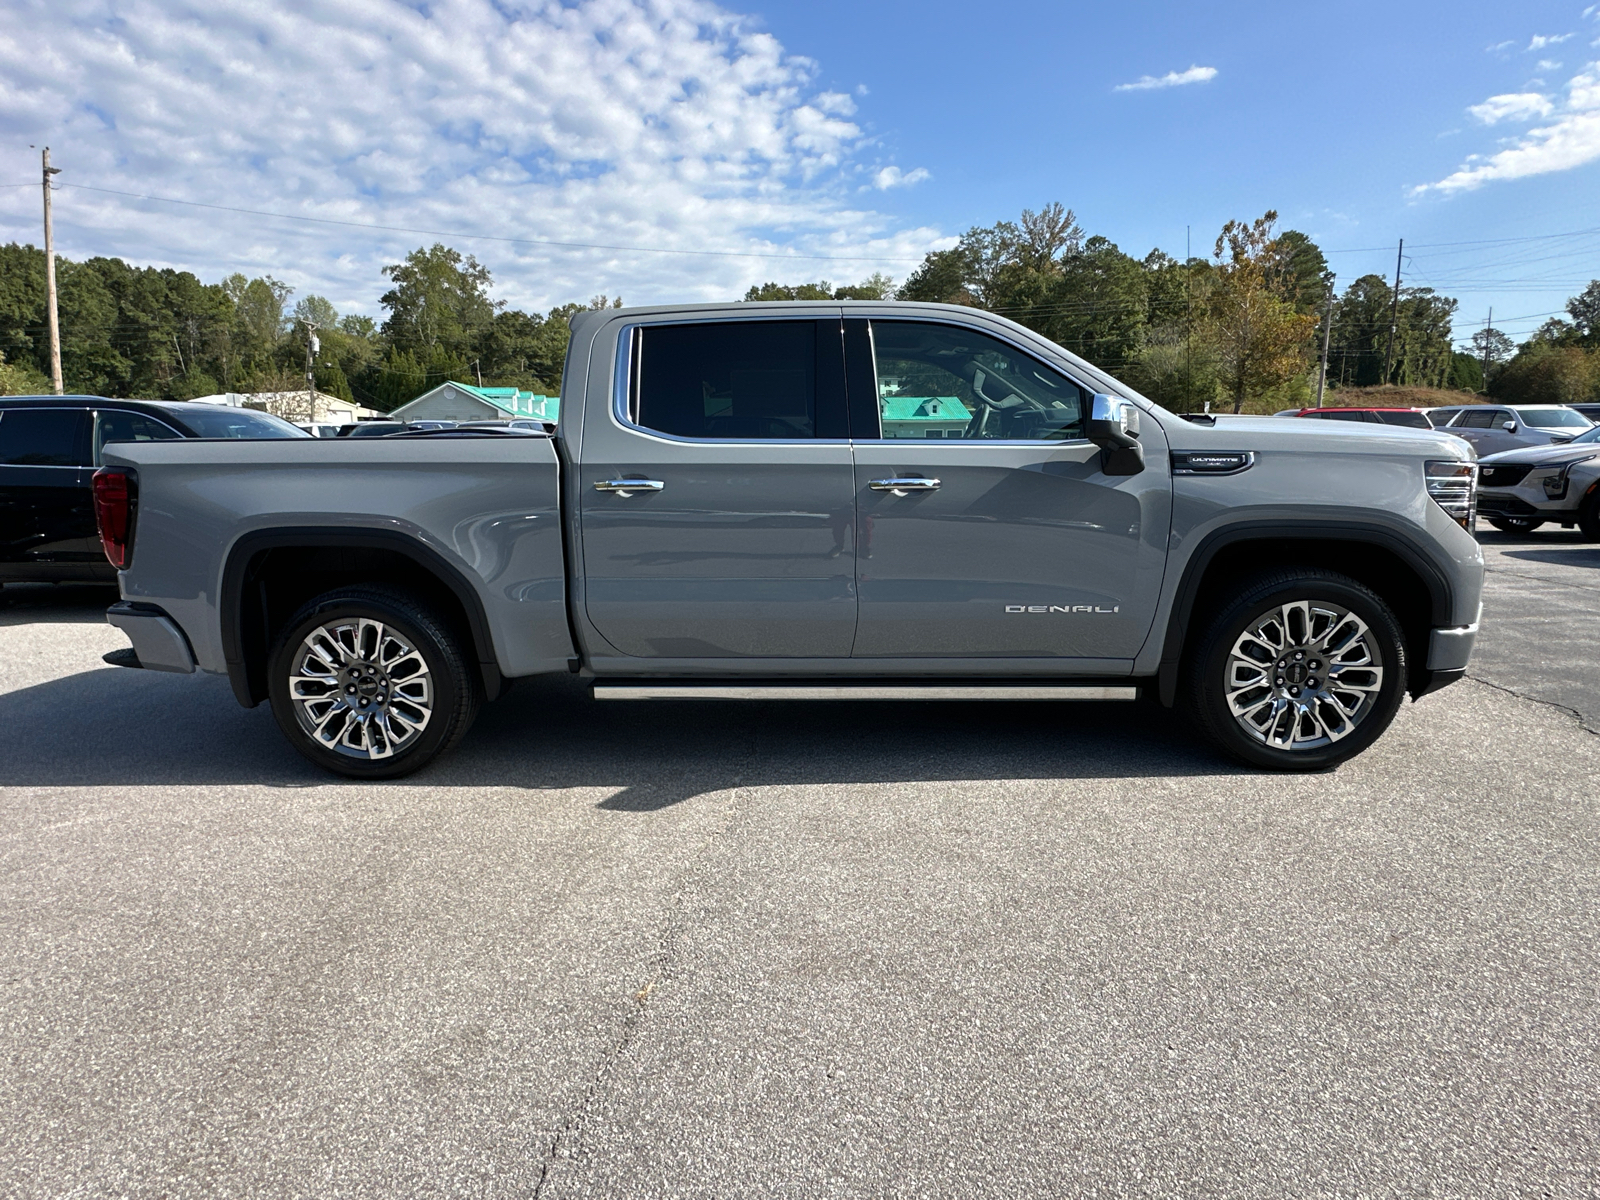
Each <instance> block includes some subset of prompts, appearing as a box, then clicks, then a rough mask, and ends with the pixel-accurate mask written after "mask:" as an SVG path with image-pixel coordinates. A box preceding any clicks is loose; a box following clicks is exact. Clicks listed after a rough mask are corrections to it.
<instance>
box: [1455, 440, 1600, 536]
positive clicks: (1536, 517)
mask: <svg viewBox="0 0 1600 1200" xmlns="http://www.w3.org/2000/svg"><path fill="white" fill-rule="evenodd" d="M1478 515H1479V516H1481V517H1483V518H1484V519H1485V520H1486V521H1488V522H1489V524H1491V525H1493V526H1494V527H1495V528H1496V529H1500V530H1503V531H1505V532H1507V533H1527V532H1530V531H1532V530H1534V529H1537V528H1539V526H1541V525H1543V524H1544V523H1545V522H1546V521H1559V522H1560V523H1561V526H1562V528H1564V529H1571V528H1572V527H1573V526H1574V525H1576V526H1577V527H1578V528H1579V529H1581V530H1582V531H1583V537H1584V540H1585V541H1589V542H1600V425H1595V426H1593V427H1591V428H1590V429H1588V430H1587V431H1585V432H1584V433H1580V434H1579V435H1578V436H1577V437H1575V438H1573V439H1572V440H1571V441H1570V442H1568V443H1566V444H1565V445H1559V446H1525V447H1523V448H1522V449H1520V450H1507V451H1506V452H1505V453H1503V454H1491V455H1489V457H1487V458H1485V459H1482V460H1481V461H1480V462H1479V464H1478Z"/></svg>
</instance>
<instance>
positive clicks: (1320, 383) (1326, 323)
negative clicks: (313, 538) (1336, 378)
mask: <svg viewBox="0 0 1600 1200" xmlns="http://www.w3.org/2000/svg"><path fill="white" fill-rule="evenodd" d="M1333 280H1334V277H1333V276H1332V275H1329V276H1328V277H1327V286H1328V310H1327V312H1325V313H1323V314H1322V370H1321V371H1320V372H1318V374H1317V407H1318V408H1321V407H1322V389H1323V388H1324V387H1326V386H1327V383H1328V343H1329V342H1330V341H1331V340H1332V338H1333Z"/></svg>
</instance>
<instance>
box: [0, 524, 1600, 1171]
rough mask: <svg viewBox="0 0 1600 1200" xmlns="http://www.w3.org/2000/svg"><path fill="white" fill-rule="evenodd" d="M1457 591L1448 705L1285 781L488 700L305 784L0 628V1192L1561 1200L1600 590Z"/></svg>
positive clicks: (1591, 584) (1596, 1033)
mask: <svg viewBox="0 0 1600 1200" xmlns="http://www.w3.org/2000/svg"><path fill="white" fill-rule="evenodd" d="M1483 540H1484V543H1485V549H1486V551H1487V552H1488V554H1489V558H1490V565H1491V568H1492V570H1491V575H1490V583H1489V589H1488V598H1487V601H1486V612H1485V618H1484V622H1485V624H1484V632H1483V635H1482V637H1481V639H1480V642H1479V651H1478V657H1477V660H1476V662H1475V665H1474V668H1473V671H1472V678H1470V679H1469V680H1467V681H1465V682H1463V683H1461V684H1458V685H1457V686H1455V687H1452V688H1450V689H1448V690H1446V691H1444V692H1442V693H1440V694H1438V695H1436V696H1433V697H1429V698H1427V699H1425V700H1423V701H1422V702H1421V703H1418V704H1415V705H1413V704H1407V705H1406V706H1405V707H1404V708H1403V709H1402V710H1401V713H1400V716H1399V718H1398V720H1397V721H1396V723H1395V726H1394V728H1393V729H1392V730H1391V731H1390V733H1389V734H1388V735H1387V736H1386V737H1385V738H1384V739H1383V740H1382V741H1380V742H1379V743H1378V745H1377V746H1376V747H1375V748H1374V749H1373V750H1372V751H1370V752H1369V753H1367V754H1366V755H1364V756H1363V757H1361V758H1359V759H1357V760H1356V761H1354V762H1353V763H1351V764H1349V765H1347V766H1346V767H1344V768H1342V769H1340V770H1338V771H1336V772H1333V773H1330V774H1325V775H1317V776H1306V777H1295V778H1284V777H1275V776H1269V775H1262V774H1256V773H1253V772H1249V771H1246V770H1243V769H1240V768H1237V767H1235V766H1234V765H1232V764H1231V763H1228V762H1225V761H1222V760H1220V759H1218V758H1217V757H1215V756H1214V755H1212V754H1211V753H1210V752H1209V751H1207V750H1206V749H1205V748H1203V747H1202V746H1201V745H1200V744H1198V743H1197V742H1196V741H1195V740H1193V739H1192V738H1191V737H1190V736H1189V734H1188V733H1187V732H1186V731H1185V729H1184V728H1183V726H1182V725H1181V724H1180V723H1178V722H1177V721H1175V720H1174V719H1172V718H1171V717H1170V716H1169V715H1167V714H1165V713H1163V712H1161V711H1160V710H1156V709H1153V708H1145V707H1142V706H1141V707H1138V708H1135V707H1132V706H1115V705H1105V706H1094V705H1068V704H1059V705H1051V704H1029V705H989V706H980V705H951V704H925V705H893V704H876V705H845V704H837V705H778V704H764V705H749V706H740V705H710V704H705V705H690V704H685V705H669V704H655V705H625V704H599V705H597V704H595V703H593V702H591V701H588V700H587V699H585V698H583V697H582V695H581V693H580V692H578V691H577V690H576V689H575V688H574V687H571V686H525V687H520V688H519V689H518V690H516V691H515V692H513V693H512V694H511V695H510V696H509V697H507V698H506V699H505V700H504V701H502V702H500V703H499V704H497V705H494V706H492V707H491V708H489V709H488V710H486V712H485V715H484V716H483V718H482V719H481V720H480V721H479V723H478V725H477V727H476V728H475V729H474V731H473V733H472V734H471V735H470V737H469V738H468V740H467V742H466V744H465V746H464V747H463V749H462V750H461V751H460V752H459V753H458V754H456V755H455V756H454V757H453V758H452V759H450V760H448V761H446V762H444V763H441V764H440V765H438V766H437V767H436V768H434V769H431V770H429V771H427V772H425V773H424V774H422V775H421V776H418V777H416V778H413V779H411V780H406V781H402V782H400V783H397V784H389V785H382V786H366V785H357V784H350V783H344V782H334V781H332V780H331V779H330V778H328V777H325V776H322V775H320V774H318V773H317V772H316V771H315V770H314V769H313V768H311V767H310V766H308V765H307V764H306V763H304V762H303V761H302V760H301V759H300V758H299V757H298V756H297V755H295V754H294V752H293V751H292V750H290V749H289V748H288V746H287V745H286V744H285V743H284V742H283V741H282V740H281V739H280V738H279V736H278V734H277V732H276V729H275V728H274V726H273V724H272V720H271V717H270V715H269V714H268V712H267V711H266V709H265V708H261V709H256V710H253V711H245V710H243V709H240V708H239V707H238V706H237V705H236V704H235V703H234V702H233V700H232V697H231V694H230V692H229V690H228V687H227V684H226V682H225V681H223V680H219V679H212V678H185V677H174V676H163V675H156V674H152V673H147V672H138V671H125V670H117V669H113V668H109V667H105V666H104V665H103V664H102V663H101V662H100V655H101V654H102V653H103V652H104V651H106V650H110V649H115V648H118V647H120V646H122V645H124V644H125V642H124V639H123V638H122V635H121V634H119V633H118V632H117V631H116V630H113V629H110V628H109V627H107V626H105V625H104V624H103V623H102V621H101V617H100V614H101V611H102V610H103V608H104V606H105V604H106V603H107V602H108V597H106V596H105V595H104V594H103V593H98V592H95V591H93V590H92V589H65V588H61V589H44V588H40V589H34V590H31V591H30V590H27V589H19V590H18V593H17V595H15V596H13V597H12V599H11V600H10V603H9V605H8V606H7V607H5V608H3V609H0V839H3V840H0V847H3V851H0V853H3V859H0V973H3V986H0V1039H3V1049H4V1056H3V1060H0V1061H3V1064H4V1066H3V1069H0V1194H3V1195H6V1196H18V1197H46V1196H49V1197H69V1196H70V1197H102V1196H106V1197H109V1196H137V1197H146V1196H148V1197H200V1196H205V1197H332V1196H351V1197H357V1196H359V1197H402V1196H404V1197H411V1196H416V1197H422V1196H427V1197H440V1196H497V1197H498V1196H541V1197H568V1196H595V1197H677V1196H685V1197H735V1196H830V1197H831V1196H850V1197H855V1196H860V1197H885V1196H891V1197H909V1196H945V1195H964V1196H974V1195H983V1196H988V1195H993V1196H1123V1195H1151V1196H1202V1195H1219V1196H1240V1197H1283V1196H1330V1197H1331V1196H1339V1197H1346V1196H1348V1197H1356V1196H1362V1197H1367V1196H1436V1197H1446V1196H1452V1197H1453V1196H1468V1197H1486V1196H1551V1197H1593V1196H1595V1195H1596V1194H1597V1192H1600V1061H1597V1060H1600V1029H1597V1021H1596V1016H1597V1008H1600V985H1597V982H1596V981H1597V980H1600V962H1597V957H1600V956H1597V946H1600V934H1597V924H1596V916H1597V908H1600V837H1597V820H1596V799H1595V797H1596V776H1597V771H1600V738H1597V737H1596V734H1595V731H1596V730H1600V684H1597V680H1600V675H1597V665H1600V663H1597V660H1600V620H1597V619H1596V614H1597V610H1600V603H1597V601H1600V546H1587V545H1584V544H1583V543H1581V542H1579V541H1577V540H1576V537H1575V535H1571V534H1563V533H1561V532H1560V531H1554V532H1550V531H1540V532H1538V533H1535V534H1533V535H1531V536H1526V537H1520V538H1516V537H1509V536H1505V535H1500V534H1496V533H1493V532H1492V531H1491V532H1488V533H1486V534H1484V536H1483ZM7 595H8V596H10V595H11V589H8V590H7Z"/></svg>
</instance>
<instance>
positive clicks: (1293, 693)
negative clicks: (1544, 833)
mask: <svg viewBox="0 0 1600 1200" xmlns="http://www.w3.org/2000/svg"><path fill="white" fill-rule="evenodd" d="M1299 694H1300V689H1299V688H1297V687H1292V688H1290V689H1289V695H1291V696H1298V695H1299ZM361 703H363V704H365V703H366V701H365V700H363V701H362V702H361Z"/></svg>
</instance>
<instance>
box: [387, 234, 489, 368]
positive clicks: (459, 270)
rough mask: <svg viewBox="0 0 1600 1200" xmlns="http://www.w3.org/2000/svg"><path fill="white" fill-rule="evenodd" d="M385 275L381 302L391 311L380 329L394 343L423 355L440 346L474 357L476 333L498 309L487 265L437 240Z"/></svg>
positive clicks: (394, 264) (482, 330)
mask: <svg viewBox="0 0 1600 1200" xmlns="http://www.w3.org/2000/svg"><path fill="white" fill-rule="evenodd" d="M383 273H384V275H385V276H386V277H387V278H388V279H389V280H390V281H391V282H392V283H393V285H394V286H393V287H391V288H390V289H389V290H388V291H387V292H385V293H384V294H383V296H382V297H381V298H380V300H379V303H380V304H382V305H383V307H384V308H386V309H388V310H389V316H388V319H387V320H386V321H384V323H383V333H384V336H385V337H386V338H387V339H388V340H389V342H390V343H391V344H392V345H395V346H398V347H400V348H401V349H404V350H414V351H420V352H422V353H423V354H424V355H426V354H431V353H432V352H433V351H434V350H435V349H443V350H444V352H445V353H446V354H448V355H453V356H456V357H459V358H462V359H467V358H471V357H474V356H475V348H476V343H477V341H478V339H479V337H481V336H482V334H483V333H484V331H485V330H486V329H487V328H488V327H489V324H490V322H491V321H493V319H494V315H495V313H496V312H497V311H498V310H499V309H500V307H501V304H500V303H499V302H498V301H495V300H491V299H490V298H489V285H490V283H491V282H492V280H491V277H490V274H489V268H488V267H486V266H484V265H483V264H481V263H480V262H478V260H477V259H476V258H474V257H472V256H471V255H466V256H465V257H463V256H462V254H461V253H460V252H459V251H457V250H452V249H450V248H449V247H447V246H444V245H441V244H439V243H437V242H435V243H434V244H433V246H431V247H429V248H427V249H420V248H419V249H417V250H413V251H412V252H411V253H410V254H408V255H406V258H405V261H404V262H400V263H393V264H391V265H389V266H387V267H384V268H383Z"/></svg>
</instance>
